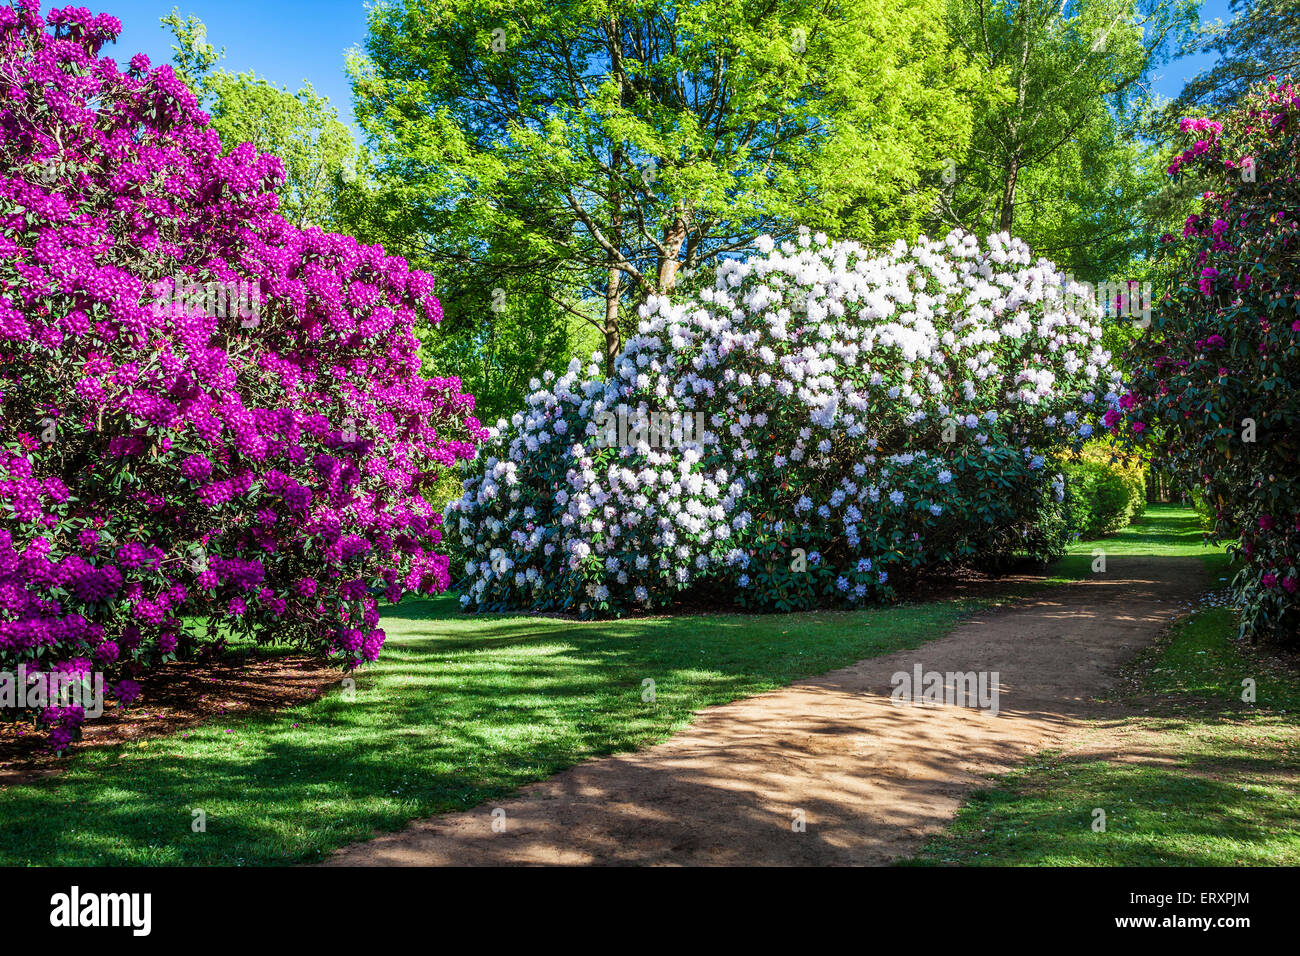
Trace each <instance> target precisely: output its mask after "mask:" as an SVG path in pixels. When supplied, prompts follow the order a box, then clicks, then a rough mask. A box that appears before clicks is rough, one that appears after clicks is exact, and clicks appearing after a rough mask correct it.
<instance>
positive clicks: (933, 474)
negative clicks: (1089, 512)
mask: <svg viewBox="0 0 1300 956" xmlns="http://www.w3.org/2000/svg"><path fill="white" fill-rule="evenodd" d="M759 250H760V254H759V255H756V256H754V257H752V258H750V259H748V260H733V261H727V262H724V263H723V264H722V265H721V266H720V267H719V269H718V273H717V280H716V283H715V284H714V286H713V287H712V288H710V289H706V290H705V291H704V292H702V293H700V294H699V295H698V296H697V297H695V298H692V299H687V300H684V301H672V300H670V299H667V298H662V297H660V298H652V299H650V300H649V301H648V302H647V303H646V304H645V305H644V306H643V307H642V310H641V323H640V326H639V329H638V331H637V334H636V335H635V336H634V337H633V338H631V339H630V341H628V343H627V345H626V348H625V349H624V351H623V352H622V354H621V355H619V356H618V358H617V360H616V362H615V366H614V374H613V375H612V376H611V377H609V378H608V379H606V378H603V377H601V376H600V375H599V369H597V368H596V367H595V366H594V365H593V366H592V367H591V368H589V369H588V371H587V373H586V375H585V376H584V375H583V373H582V369H581V367H580V363H578V362H576V361H575V362H574V363H573V364H571V365H570V367H569V369H568V371H567V372H566V373H565V374H564V375H562V376H560V377H559V378H558V379H552V378H551V377H549V376H548V380H547V382H546V383H545V384H544V387H541V388H539V389H538V390H537V391H536V392H534V393H533V394H532V395H531V396H530V397H529V399H528V404H527V407H526V408H525V409H524V410H523V411H521V412H519V413H517V414H516V415H515V416H514V417H513V419H512V421H511V422H510V423H509V424H508V425H507V423H505V422H501V423H499V425H498V428H497V430H496V433H495V437H494V440H493V443H492V444H491V445H490V446H489V449H488V450H487V452H486V454H485V457H483V458H482V459H480V462H479V463H478V464H477V465H474V466H471V467H472V473H471V475H470V477H469V478H468V480H466V481H465V491H464V495H463V496H462V497H461V498H460V499H459V500H458V501H456V502H453V503H452V505H451V506H450V507H449V509H448V512H447V517H448V521H449V522H450V526H451V528H452V530H453V531H455V532H458V533H459V535H460V540H461V544H462V553H463V555H464V556H465V558H466V564H465V568H464V571H465V577H464V580H463V582H462V590H463V594H462V598H461V600H462V603H463V604H464V605H466V606H467V607H470V608H480V609H504V608H531V609H546V608H550V609H565V610H573V611H579V612H584V613H610V612H619V611H622V610H624V609H627V608H629V607H631V606H634V605H643V606H644V605H655V604H663V603H666V602H668V601H669V600H670V599H672V598H673V597H674V596H675V595H676V593H677V592H679V591H681V590H684V589H687V588H702V589H710V588H712V589H721V590H722V591H723V592H725V593H727V594H729V595H731V596H734V597H736V599H737V600H738V601H739V602H740V603H742V604H744V605H746V606H765V607H777V608H781V607H786V606H807V605H808V604H810V603H817V602H818V601H820V600H826V599H829V600H833V601H837V602H838V601H843V602H845V603H848V604H855V603H861V602H866V601H869V600H875V599H879V598H880V597H882V596H888V595H889V594H891V593H892V591H891V588H892V582H891V578H890V571H892V570H895V569H898V570H901V571H903V572H914V571H915V570H916V569H919V568H924V567H926V566H930V565H933V564H935V563H940V562H946V561H956V560H963V559H968V558H970V557H971V556H972V555H976V554H978V553H979V552H980V550H981V548H982V547H984V546H986V544H987V542H989V541H991V540H993V539H994V538H995V537H997V536H998V535H999V534H1000V533H1001V532H1003V531H1005V530H1006V529H1007V528H1010V527H1013V526H1015V525H1016V523H1017V522H1023V520H1025V516H1026V514H1028V513H1029V511H1028V509H1029V506H1030V503H1031V502H1034V501H1037V500H1040V499H1041V498H1042V496H1043V495H1044V494H1048V493H1051V492H1052V491H1055V489H1054V488H1053V487H1052V482H1053V479H1054V475H1052V474H1050V473H1049V472H1048V471H1047V469H1046V466H1047V460H1048V456H1049V455H1050V453H1051V451H1052V450H1053V449H1054V448H1059V447H1061V446H1063V445H1068V444H1071V443H1077V442H1079V441H1081V440H1082V438H1083V437H1085V436H1086V435H1087V434H1089V433H1090V432H1091V429H1092V422H1093V421H1095V419H1096V417H1097V415H1098V414H1100V413H1101V412H1103V411H1105V410H1106V409H1107V408H1108V407H1111V406H1113V404H1114V402H1115V400H1116V399H1115V395H1114V391H1113V389H1114V384H1115V382H1116V381H1117V380H1118V373H1117V372H1115V371H1114V370H1113V369H1112V367H1111V360H1110V355H1109V354H1108V353H1107V352H1106V351H1105V350H1104V349H1103V348H1102V346H1101V333H1102V328H1101V319H1100V313H1099V312H1097V310H1096V309H1095V307H1090V306H1089V304H1088V300H1087V298H1086V296H1085V295H1084V294H1083V290H1082V289H1080V288H1079V287H1078V286H1076V285H1074V284H1073V283H1072V282H1070V281H1069V280H1068V279H1067V278H1066V277H1065V276H1064V275H1062V273H1060V272H1059V271H1058V270H1057V269H1056V268H1055V267H1054V266H1053V265H1052V264H1051V263H1050V262H1047V261H1045V260H1035V259H1034V258H1033V257H1031V255H1030V253H1029V250H1028V248H1027V247H1026V246H1025V245H1024V243H1022V242H1020V241H1018V240H1013V239H1011V238H1009V237H1008V236H1006V235H997V236H991V237H990V238H989V239H988V241H987V243H984V244H982V243H980V242H979V241H978V240H977V239H976V238H975V237H973V236H970V235H965V234H962V233H960V232H954V233H952V234H951V235H949V236H948V237H947V238H946V239H944V240H942V241H931V240H928V239H925V238H922V239H921V240H919V241H918V242H917V243H915V244H914V245H911V246H909V245H907V244H905V243H903V242H901V241H900V242H898V243H897V244H895V245H894V246H893V247H892V248H891V249H889V250H888V251H887V252H885V253H883V254H882V253H879V252H872V251H869V250H867V249H864V248H862V247H861V246H859V245H857V244H856V243H852V242H839V243H832V242H830V241H828V240H827V239H826V237H824V236H821V235H818V236H816V237H814V236H810V235H808V234H807V233H802V234H801V235H800V236H799V238H798V240H797V241H788V242H783V243H780V244H779V245H778V244H776V243H774V242H773V241H772V240H770V239H767V238H764V239H762V240H760V242H759ZM611 411H621V412H623V413H624V414H626V415H628V416H630V417H631V418H632V419H634V420H635V419H645V418H647V417H649V416H650V415H651V414H652V413H655V412H662V413H668V414H669V415H670V416H673V415H690V414H694V413H695V412H697V411H702V412H704V413H705V420H706V422H707V427H706V429H705V432H704V434H703V435H702V436H691V437H692V438H694V439H696V440H691V441H684V442H680V443H673V442H668V443H665V444H660V445H654V444H652V443H649V442H647V441H645V440H644V433H642V440H641V441H640V442H639V443H638V444H636V445H633V444H632V441H631V439H629V441H628V443H627V444H625V445H622V446H615V447H605V446H606V445H607V444H608V443H607V441H604V440H602V439H603V437H604V436H602V434H601V429H600V427H599V425H598V422H600V421H601V420H602V418H604V417H606V416H607V415H608V413H610V412H611ZM810 552H813V553H817V554H818V557H819V560H818V562H816V564H814V565H810V566H808V567H807V568H804V567H803V566H801V564H800V557H799V555H800V553H804V554H806V553H810ZM792 555H793V557H792ZM864 569H865V570H864ZM800 574H803V575H804V577H799V575H800ZM895 578H897V576H895ZM791 594H796V595H797V598H791V597H790V595H791Z"/></svg>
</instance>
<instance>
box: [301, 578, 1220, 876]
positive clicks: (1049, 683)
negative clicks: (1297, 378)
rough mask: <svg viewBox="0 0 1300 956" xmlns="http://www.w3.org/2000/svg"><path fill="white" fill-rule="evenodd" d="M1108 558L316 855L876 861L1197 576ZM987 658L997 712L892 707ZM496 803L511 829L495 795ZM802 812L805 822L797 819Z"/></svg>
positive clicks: (1045, 740)
mask: <svg viewBox="0 0 1300 956" xmlns="http://www.w3.org/2000/svg"><path fill="white" fill-rule="evenodd" d="M1109 560H1110V573H1109V574H1107V575H1106V576H1105V577H1098V578H1094V579H1092V580H1089V581H1086V582H1082V583H1079V584H1075V585H1070V586H1068V587H1064V588H1060V589H1057V590H1054V591H1052V592H1046V593H1045V594H1044V595H1043V596H1041V597H1039V598H1037V599H1034V600H1033V601H1032V602H1030V603H1027V604H1025V605H1022V606H1020V607H1016V608H1013V609H1009V610H1002V611H994V612H990V613H988V614H985V615H982V616H980V617H977V618H974V619H972V620H970V621H968V622H966V623H964V624H962V625H960V626H958V627H957V628H956V629H955V630H954V631H953V632H952V633H951V634H949V635H948V636H946V637H943V638H940V639H939V640H935V641H931V642H930V643H928V644H925V645H923V646H922V647H919V648H916V649H915V650H910V651H902V652H899V653H896V654H890V655H888V656H885V657H875V658H870V659H868V660H865V661H861V662H859V663H857V664H855V665H853V666H852V667H847V668H844V669H842V670H837V671H832V672H830V673H828V674H824V675H822V676H821V677H818V678H814V679H812V680H806V681H801V682H799V683H797V684H792V685H791V686H789V687H786V688H783V689H781V690H776V691H772V692H770V693H767V694H762V695H760V696H757V697H751V698H748V699H745V700H739V701H735V702H733V703H730V704H725V705H722V706H719V707H711V708H708V709H706V710H704V711H702V712H700V713H699V715H698V716H697V717H696V719H695V721H694V723H692V724H691V726H690V727H688V728H687V729H685V730H683V731H682V732H680V733H679V734H677V735H676V736H675V737H672V738H671V739H669V740H667V741H664V742H663V743H661V744H658V745H656V746H654V747H650V748H648V749H646V750H642V751H638V752H636V753H632V754H626V755H623V756H617V757H607V758H603V759H600V760H593V761H589V762H587V763H583V764H580V765H578V766H576V767H572V768H570V769H569V770H566V771H564V772H562V773H559V774H556V775H555V776H554V777H552V778H550V779H549V780H546V781H543V782H541V783H537V784H533V785H531V786H529V787H527V788H525V789H524V790H522V791H521V792H520V794H519V795H518V796H517V797H514V798H512V799H509V800H504V801H501V802H498V803H494V804H485V805H483V806H481V807H478V808H476V809H474V810H470V811H466V812H464V813H454V814H446V815H442V816H437V817H432V818H429V819H426V820H422V821H419V822H417V823H415V824H413V825H411V826H410V827H408V828H407V829H406V830H403V831H401V832H398V833H393V834H388V835H384V836H380V837H378V838H376V839H374V840H370V841H367V842H364V843H357V844H353V845H352V846H348V847H344V848H342V849H341V850H339V851H338V852H337V853H335V854H334V855H333V856H332V857H330V858H329V859H328V860H326V861H325V862H324V865H327V866H328V865H335V866H338V865H344V866H348V865H361V866H383V865H474V864H487V865H497V864H669V865H697V864H751V865H753V864H759V865H761V864H793V865H827V864H882V863H888V862H890V861H891V860H894V859H898V858H900V857H905V856H909V855H911V854H912V853H914V851H915V850H916V849H917V848H918V847H919V846H920V845H921V843H922V841H923V840H924V839H925V837H926V836H927V835H929V834H930V833H933V832H935V831H937V830H939V829H941V828H942V827H943V826H944V825H945V824H946V823H947V822H948V821H949V820H950V819H951V817H952V815H953V813H954V812H955V811H956V810H957V808H958V806H959V805H960V804H961V802H962V800H963V799H964V797H965V796H966V794H967V793H968V792H969V791H970V790H971V789H972V788H975V787H977V786H980V785H981V784H982V783H984V782H985V780H986V778H987V776H988V775H990V774H997V773H1002V772H1005V771H1007V770H1009V769H1011V768H1013V767H1014V766H1016V765H1017V764H1019V763H1020V762H1021V761H1022V760H1023V759H1024V758H1025V757H1026V756H1027V755H1028V754H1030V753H1032V752H1034V751H1037V750H1039V749H1042V748H1044V747H1046V746H1052V745H1055V744H1058V743H1060V742H1061V741H1062V739H1063V738H1064V737H1065V736H1066V735H1067V734H1069V733H1070V732H1071V730H1072V728H1073V727H1074V726H1075V725H1076V722H1077V721H1078V720H1079V719H1081V718H1085V717H1092V716H1098V715H1099V714H1101V713H1102V711H1101V709H1100V705H1098V704H1096V703H1095V702H1093V701H1092V700H1091V698H1092V696H1093V695H1095V694H1097V693H1098V692H1100V691H1102V690H1104V689H1105V688H1106V687H1107V686H1108V684H1109V682H1110V681H1111V679H1112V677H1113V675H1114V672H1115V670H1116V669H1117V668H1118V667H1119V665H1121V664H1122V663H1124V662H1125V661H1126V660H1128V659H1129V658H1130V657H1132V656H1133V655H1134V654H1135V653H1136V652H1137V650H1138V649H1139V648H1140V647H1142V646H1143V645H1145V644H1147V643H1149V642H1150V641H1152V640H1153V639H1154V638H1155V637H1156V635H1157V634H1158V633H1159V632H1160V631H1161V630H1162V629H1163V628H1164V627H1165V626H1167V625H1168V623H1169V622H1170V620H1171V619H1172V618H1173V617H1174V616H1175V615H1176V613H1177V612H1178V610H1179V608H1180V607H1181V606H1182V605H1183V604H1184V603H1185V602H1187V601H1189V600H1191V599H1192V598H1193V597H1194V596H1195V595H1196V593H1197V592H1198V591H1199V590H1201V589H1202V588H1203V587H1204V585H1205V577H1204V571H1203V568H1202V565H1201V562H1200V560H1199V559H1197V558H1117V557H1112V558H1110V559H1109ZM915 664H920V665H921V667H922V669H923V670H924V671H940V672H950V671H962V672H966V671H976V672H979V671H984V672H992V671H996V672H998V674H999V675H1000V679H999V685H1000V694H999V700H998V704H999V713H998V715H997V716H993V715H992V714H991V713H989V712H988V711H987V710H977V709H973V708H966V707H953V706H944V707H921V706H898V705H895V704H893V703H892V702H891V700H890V696H889V695H890V691H891V689H892V684H891V678H892V675H893V674H895V673H896V672H899V671H906V672H908V673H911V672H912V671H913V666H914V665H915ZM498 808H499V809H500V810H504V812H505V815H504V824H505V830H504V832H497V831H496V830H494V829H493V823H494V819H495V820H496V821H497V822H498V829H499V824H500V820H501V819H502V818H501V815H500V814H499V813H498V814H497V815H496V818H494V817H493V811H494V810H497V809H498ZM797 811H802V813H803V819H804V820H805V821H806V829H804V830H803V832H798V831H796V829H795V828H794V827H792V822H793V821H794V819H795V816H796V812H797Z"/></svg>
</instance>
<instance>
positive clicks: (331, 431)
mask: <svg viewBox="0 0 1300 956" xmlns="http://www.w3.org/2000/svg"><path fill="white" fill-rule="evenodd" d="M119 29H120V25H119V23H118V21H117V20H115V19H114V18H112V17H108V16H104V15H100V16H93V15H92V14H91V13H90V12H89V11H87V10H84V9H74V8H71V7H69V8H66V9H62V10H55V11H53V12H51V13H50V14H49V15H48V17H45V18H42V17H41V14H40V6H39V2H38V0H17V2H16V3H15V4H14V5H13V6H10V5H0V131H2V132H3V137H2V140H0V142H2V145H0V670H3V669H13V667H15V666H17V665H18V664H20V663H25V664H27V665H28V666H29V668H33V667H37V666H39V667H40V668H52V667H57V666H60V665H61V664H64V663H66V662H68V661H71V660H86V661H93V662H94V663H95V666H97V667H100V668H103V669H107V670H110V671H111V672H112V675H111V676H113V677H114V678H118V681H117V683H116V687H117V688H118V696H119V698H125V697H129V696H133V695H135V694H138V693H139V689H138V681H136V680H135V679H136V678H138V677H139V676H141V674H142V673H143V672H144V671H145V670H146V669H147V668H148V667H149V666H151V665H155V664H157V663H159V662H160V661H163V660H166V659H168V658H169V657H170V656H171V655H172V654H174V653H175V652H176V649H177V643H178V640H184V639H185V638H186V635H187V634H189V633H193V632H194V631H195V626H194V625H195V624H196V623H199V624H207V625H208V626H209V628H210V630H209V631H208V633H214V634H216V633H221V632H222V631H223V630H225V631H229V630H233V631H236V632H239V631H242V632H246V633H249V634H254V635H256V637H257V639H258V640H261V641H284V642H293V643H296V644H299V645H302V646H305V647H308V648H311V649H313V650H316V651H319V652H321V653H323V654H328V655H332V656H333V657H335V658H336V659H337V660H338V661H339V662H340V663H341V664H342V666H344V667H347V668H351V667H354V666H356V665H357V664H358V663H361V662H364V661H370V660H374V659H375V656H376V655H377V654H378V653H379V649H380V647H381V645H382V644H383V639H384V638H383V631H382V630H381V629H380V628H379V627H378V620H379V616H378V610H377V607H378V601H379V600H380V599H381V598H382V599H386V600H389V601H396V600H398V599H400V597H401V596H402V594H403V593H405V592H412V591H413V592H424V593H433V592H437V591H441V590H443V589H445V588H446V587H447V584H448V559H447V557H446V555H445V554H443V553H440V550H439V545H440V541H441V538H442V530H441V527H440V526H441V520H442V519H441V515H439V514H437V513H435V512H434V511H433V509H432V508H431V506H430V505H429V504H428V503H427V502H426V500H425V499H424V497H423V496H422V491H423V490H425V489H427V488H428V487H429V485H430V484H431V483H432V482H433V481H434V480H436V478H437V477H438V476H439V474H440V473H442V471H443V470H444V469H446V468H448V467H450V466H452V465H454V464H455V463H456V462H457V461H458V460H459V459H468V458H471V457H473V455H474V454H475V452H476V448H477V445H478V443H479V442H480V441H482V440H483V438H484V437H485V432H484V431H483V429H482V428H481V427H480V425H479V423H478V421H477V420H476V419H475V418H474V417H473V414H472V412H473V406H474V400H473V398H472V396H469V395H465V394H462V392H461V386H460V381H459V380H458V379H455V378H433V379H428V378H424V377H422V376H421V375H420V357H419V355H418V352H417V348H418V345H417V340H416V337H415V334H414V325H415V323H416V321H417V320H419V319H423V318H427V319H428V320H430V321H433V322H436V321H438V320H439V319H440V318H441V307H440V305H439V303H438V300H437V298H436V297H435V296H434V293H433V288H432V280H431V279H430V277H429V276H428V275H426V274H424V273H421V272H417V271H413V270H411V269H410V268H409V267H408V265H407V263H406V262H405V261H404V260H402V259H400V258H397V257H394V256H389V255H387V254H385V252H384V250H383V249H382V248H381V247H378V246H363V245H360V244H359V243H357V242H356V240H354V239H351V238H349V237H346V236H340V235H334V234H329V233H325V232H322V231H321V230H319V229H314V228H311V229H299V228H296V227H294V226H292V225H290V224H289V223H287V222H286V221H285V220H284V219H283V218H282V217H281V216H280V215H279V214H278V213H277V211H276V209H277V205H278V200H277V198H276V195H275V191H274V190H275V188H276V185H277V184H278V183H279V182H280V181H281V179H282V177H283V168H282V166H281V163H280V161H279V160H278V159H277V158H275V157H274V156H267V155H259V154H257V153H256V152H254V151H253V149H252V148H251V146H249V145H248V144H244V145H242V146H239V147H237V148H236V149H234V150H233V151H231V152H230V154H229V155H226V156H223V155H222V152H221V144H220V143H219V142H218V139H217V135H216V133H215V132H214V131H213V130H212V129H211V128H210V126H209V124H208V117H207V116H206V115H205V114H204V113H203V112H202V111H200V110H199V108H198V104H197V102H196V101H195V98H194V96H193V94H192V93H191V92H190V91H189V90H188V89H187V88H186V87H185V85H184V84H183V83H181V82H180V81H179V80H178V79H177V77H176V76H175V74H174V73H173V71H172V70H171V68H170V67H168V66H161V67H158V68H156V69H150V67H149V62H148V59H147V58H146V57H144V56H142V55H137V56H135V57H132V58H131V61H130V65H129V67H128V68H127V69H126V71H123V70H122V69H120V68H119V66H118V64H117V63H116V62H114V61H113V60H111V59H107V58H103V59H101V58H99V57H98V52H99V50H100V48H101V46H103V44H105V43H106V42H109V41H111V40H113V39H114V38H115V37H116V35H117V33H118V31H119ZM196 284H197V285H200V286H201V287H205V288H208V289H217V290H225V289H236V288H237V289H240V290H245V291H247V290H250V289H251V290H253V291H254V292H255V293H256V295H255V302H256V304H257V309H256V310H255V311H254V313H253V314H252V316H251V317H250V314H249V312H248V310H247V309H242V310H234V309H225V308H221V307H214V305H213V302H212V301H211V297H209V299H208V300H201V297H200V298H199V299H195V298H193V297H191V298H189V299H186V298H183V297H181V296H178V295H175V294H173V293H175V292H176V290H178V289H182V288H193V287H194V286H195V285H196ZM218 298H219V297H218ZM160 300H162V301H165V302H166V306H167V307H159V304H158V303H159V301H160ZM178 302H179V307H177V303H178ZM213 625H215V628H212V626H213ZM37 662H39V665H38V664H37ZM78 722H79V720H78V719H76V718H74V717H66V718H65V717H59V718H58V719H57V720H56V721H55V723H56V724H57V725H58V726H64V727H67V726H71V725H72V724H74V723H78ZM66 736H67V735H66V734H64V735H62V736H60V737H59V739H58V740H56V743H58V742H59V741H61V740H63V738H64V737H66Z"/></svg>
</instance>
